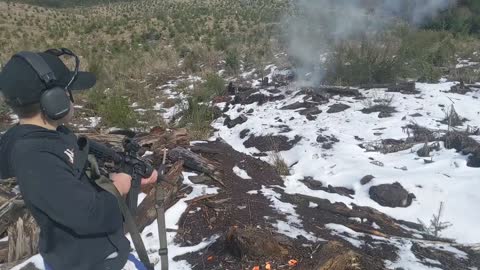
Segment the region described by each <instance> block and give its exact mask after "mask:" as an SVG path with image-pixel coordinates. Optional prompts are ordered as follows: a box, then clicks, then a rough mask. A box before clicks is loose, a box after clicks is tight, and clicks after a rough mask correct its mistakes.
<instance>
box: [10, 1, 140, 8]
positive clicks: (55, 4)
mask: <svg viewBox="0 0 480 270" xmlns="http://www.w3.org/2000/svg"><path fill="white" fill-rule="evenodd" d="M2 1H3V2H10V3H25V4H31V5H37V6H44V7H55V8H64V7H76V6H88V5H99V4H108V3H115V2H132V1H136V0H2Z"/></svg>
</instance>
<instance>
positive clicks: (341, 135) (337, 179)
mask: <svg viewBox="0 0 480 270" xmlns="http://www.w3.org/2000/svg"><path fill="white" fill-rule="evenodd" d="M464 64H465V63H464ZM265 71H269V72H270V74H269V75H268V76H267V77H269V79H270V80H271V79H272V78H273V76H274V75H275V74H277V73H279V72H281V71H278V70H277V68H276V67H275V66H273V65H269V66H267V67H266V68H265ZM255 72H256V70H251V71H246V72H245V73H243V74H242V76H241V77H242V78H244V79H245V78H256V75H255ZM198 80H199V78H196V77H192V78H187V79H185V81H189V82H191V83H193V82H196V81H198ZM453 84H454V82H445V81H444V82H439V83H437V84H423V83H418V84H417V88H418V90H419V91H420V93H419V94H415V95H404V94H401V93H386V92H385V89H371V90H361V92H362V94H363V95H364V96H365V97H367V99H366V100H373V99H382V98H387V99H389V98H390V97H392V103H391V106H393V107H395V109H396V110H397V112H396V113H394V114H393V115H392V116H391V117H388V118H378V113H371V114H364V113H362V112H361V111H360V110H361V109H363V108H365V107H366V106H368V104H367V103H368V102H367V101H362V100H356V99H354V98H352V97H338V96H336V97H332V98H331V100H330V102H329V103H328V104H324V105H319V106H318V107H319V109H320V110H322V113H321V114H319V115H318V116H317V118H316V120H313V121H309V120H307V119H306V118H305V116H303V115H300V114H299V113H297V112H294V111H292V110H280V108H281V107H283V106H285V105H288V104H292V103H295V102H301V101H303V96H302V95H298V96H295V95H296V94H297V90H298V89H297V87H296V86H295V85H291V86H287V87H282V88H280V90H281V91H282V93H280V94H283V95H285V96H286V98H285V99H284V100H280V101H276V102H268V103H265V104H263V105H261V106H259V105H257V104H249V105H235V107H233V108H230V110H229V111H228V112H227V113H226V114H227V115H229V116H230V118H231V119H234V118H236V117H237V116H239V115H241V114H242V113H245V112H247V111H249V110H250V109H253V110H254V112H253V113H252V114H248V115H247V116H248V121H246V122H245V123H242V124H240V125H237V126H235V127H233V128H231V129H229V128H227V127H226V126H224V124H223V122H224V118H220V119H218V120H217V121H215V122H214V123H212V126H213V127H214V128H215V129H217V132H216V133H215V135H214V137H215V138H216V137H221V138H222V139H223V140H225V141H226V142H227V143H229V144H230V145H232V147H233V148H234V149H235V150H237V151H240V152H244V153H246V154H254V153H258V152H259V151H258V150H257V149H255V148H246V147H245V146H244V145H243V142H244V141H245V140H246V139H248V137H246V138H244V139H240V136H239V134H240V132H241V131H242V130H244V129H249V130H250V132H249V134H250V135H257V136H260V135H271V134H273V135H278V133H279V129H280V127H279V125H287V126H289V127H290V129H291V131H289V132H287V133H282V134H281V135H284V136H287V137H289V138H291V139H293V138H295V136H301V137H302V139H301V140H300V142H298V143H297V144H296V145H295V146H294V147H293V148H292V149H290V150H288V151H283V152H280V154H281V156H282V157H283V158H284V159H285V160H286V161H287V163H288V165H289V166H290V173H291V175H290V176H286V177H285V178H284V180H285V187H276V188H283V189H284V191H285V192H286V193H289V194H305V195H308V196H314V197H318V198H322V199H328V200H329V201H330V202H342V203H345V204H346V205H347V206H350V205H351V204H352V203H354V204H356V205H360V206H369V207H373V208H376V209H378V210H379V211H381V212H383V213H386V214H388V215H390V216H392V217H394V218H397V219H403V220H407V221H412V222H417V221H418V220H422V221H423V222H425V223H428V222H429V220H430V219H431V217H432V214H434V213H436V211H437V210H438V207H439V205H440V202H444V204H445V209H444V215H443V219H444V220H445V221H448V222H451V223H452V226H451V227H449V228H447V229H446V230H445V231H443V232H442V236H443V237H447V238H453V239H455V240H456V241H458V242H459V243H465V244H472V243H480V231H479V230H476V229H475V228H476V225H477V224H478V221H479V220H480V212H479V211H477V205H479V204H480V194H479V192H478V190H479V188H480V182H479V175H480V174H479V172H480V170H479V169H475V168H470V167H467V166H466V163H467V156H463V155H461V154H460V153H457V152H455V150H446V149H445V148H443V147H441V150H440V151H434V152H432V160H433V163H428V164H426V163H425V162H424V159H423V158H419V157H418V156H417V154H416V150H417V149H419V148H420V147H422V146H423V144H419V145H416V146H414V147H413V148H412V149H409V150H405V151H400V152H397V153H391V154H381V153H378V152H367V151H366V150H365V149H363V148H361V147H359V144H360V143H362V142H360V141H358V140H357V139H358V138H362V139H363V142H370V141H378V140H381V139H402V138H406V137H407V134H406V133H404V130H403V129H402V127H403V126H405V125H406V124H409V123H410V122H415V123H417V124H419V125H422V126H425V127H429V128H432V129H446V128H447V126H446V125H444V124H441V123H439V121H440V120H442V119H443V118H445V114H446V110H448V109H449V108H450V106H451V105H453V106H454V107H455V109H456V111H457V112H458V114H459V115H460V116H462V117H465V118H467V119H468V121H467V122H465V124H464V128H466V127H467V125H468V126H474V127H475V126H476V127H478V126H480V106H479V104H480V103H479V100H478V98H480V92H478V91H477V92H470V93H468V94H466V95H459V94H453V93H447V92H446V91H448V90H449V89H450V87H451V86H452V85H453ZM177 85H178V81H171V82H169V83H167V84H165V85H163V86H159V89H161V90H162V91H164V92H165V94H167V95H168V97H169V98H184V97H185V96H184V94H183V93H177V92H175V91H173V90H174V88H175V87H176V86H177ZM251 85H252V86H258V85H259V83H258V81H257V80H256V79H254V80H252V81H251ZM189 88H190V87H189ZM265 90H267V89H263V90H262V91H261V92H262V93H268V92H266V91H265ZM336 103H342V104H346V105H348V106H350V108H349V109H346V110H345V111H343V112H339V113H332V114H329V113H326V111H327V110H328V108H329V106H331V105H333V104H336ZM439 105H443V106H442V107H441V106H439ZM179 106H183V105H179ZM239 108H242V110H241V111H238V110H237V109H239ZM154 109H155V110H162V109H165V108H163V106H162V104H161V103H158V104H157V105H156V106H155V108H154ZM179 109H180V107H178V106H174V107H172V108H169V109H166V110H165V111H164V113H163V115H164V118H165V119H170V118H171V117H172V116H173V115H174V114H175V113H176V112H177V111H178V110H179ZM414 114H417V115H416V116H412V115H414ZM418 114H421V116H419V115H418ZM279 119H280V120H281V122H280V121H279ZM90 121H91V123H92V126H94V125H95V124H96V123H97V121H98V119H90ZM320 134H321V135H323V136H334V137H335V138H337V139H338V140H339V142H337V143H335V144H333V147H332V148H331V149H329V150H325V149H323V148H322V147H321V145H322V144H321V143H318V142H317V141H316V139H317V136H318V135H320ZM355 137H357V139H356V138H355ZM262 159H264V160H265V161H267V162H269V161H270V159H269V158H268V157H265V158H262ZM372 160H375V161H378V162H381V163H382V164H383V166H378V165H375V164H372ZM399 168H403V169H399ZM405 168H406V169H405ZM233 170H234V173H235V174H237V175H238V176H239V177H241V178H243V179H244V180H245V181H249V179H251V177H250V176H249V175H248V174H247V172H246V171H245V170H243V169H241V168H239V167H237V166H236V167H234V169H233ZM189 175H191V174H188V173H184V176H185V177H184V179H185V180H184V184H186V185H189V186H191V187H192V188H193V191H192V192H191V193H190V194H189V195H188V196H187V197H186V198H183V199H181V200H180V201H179V202H178V203H176V204H175V205H174V206H173V207H171V208H169V209H168V210H167V213H166V220H167V228H168V229H172V230H170V231H169V232H168V235H167V236H168V237H167V238H168V247H169V259H170V267H171V269H175V270H177V269H182V270H183V269H191V266H190V265H189V264H188V263H187V262H186V261H174V260H173V258H174V257H175V256H179V255H183V254H187V253H189V252H196V251H199V250H202V249H204V248H205V247H207V246H208V245H209V244H210V243H212V242H213V241H215V239H217V237H218V236H216V235H212V236H211V237H210V238H205V239H204V241H203V242H202V243H200V244H198V245H195V246H180V244H178V243H174V237H175V234H176V233H175V232H174V231H175V230H176V229H178V224H177V223H178V221H179V220H180V217H181V215H182V213H183V212H184V211H186V209H187V203H186V201H187V200H191V199H193V198H195V197H198V196H201V195H205V194H211V193H216V192H217V189H216V188H209V187H207V186H205V185H201V184H193V183H191V182H190V181H189V180H188V176H189ZM365 175H373V176H375V178H374V179H373V180H372V181H371V182H370V183H368V184H367V185H361V184H360V179H361V178H362V177H363V176H365ZM304 177H312V178H313V179H315V180H319V181H322V183H323V184H324V186H326V185H332V186H336V187H338V186H342V187H347V188H350V189H352V190H354V191H355V195H352V197H353V198H349V197H346V196H341V195H338V194H333V193H327V192H324V191H322V190H311V189H309V188H308V187H307V186H305V185H304V184H303V183H302V182H300V181H299V180H302V179H304ZM394 182H399V183H400V184H401V185H402V186H403V187H404V188H405V189H406V190H408V191H409V192H411V193H414V194H415V196H416V199H414V201H413V203H412V205H411V206H409V207H407V208H389V207H383V206H381V205H379V204H378V203H376V202H375V201H373V200H372V199H370V196H369V188H370V187H371V186H375V185H379V184H385V183H394ZM248 194H262V195H263V196H265V197H266V198H267V199H268V200H269V201H270V202H271V205H270V206H271V207H272V208H274V209H276V210H277V212H278V213H280V214H282V215H284V216H286V217H287V218H286V219H285V220H279V221H277V223H276V224H273V226H274V227H275V228H277V230H278V231H279V232H280V233H283V234H285V235H287V236H289V237H292V238H294V237H296V236H298V235H303V236H304V237H306V238H307V239H309V240H311V241H324V240H323V239H320V238H318V237H317V236H315V235H313V234H312V233H310V232H307V231H305V230H304V229H303V228H302V220H301V217H300V216H299V215H298V214H297V212H296V210H295V205H292V204H290V203H286V202H282V201H281V199H280V198H281V196H279V194H278V193H277V192H275V191H274V190H273V189H272V187H265V186H264V187H263V188H262V189H260V190H252V191H249V192H248ZM246 195H247V194H246ZM141 198H143V196H142V197H141ZM310 207H316V205H315V204H314V203H310ZM192 211H194V210H192ZM358 222H361V220H359V221H358ZM375 226H377V227H378V225H376V224H374V225H373V227H374V228H375ZM326 229H328V230H329V231H330V232H331V233H332V234H333V235H338V236H340V237H342V238H344V239H345V240H346V241H348V242H350V243H351V244H352V245H354V246H358V247H360V246H362V245H363V241H362V240H361V238H362V236H364V234H363V233H359V232H355V231H353V230H351V229H349V228H347V227H345V226H343V225H341V224H333V223H332V224H328V225H326ZM171 231H173V232H171ZM347 235H348V236H347ZM142 236H143V239H144V240H145V244H146V246H147V250H150V251H152V252H151V255H150V259H151V260H152V261H153V262H158V261H159V256H158V255H156V253H155V251H156V250H158V247H159V243H158V231H157V224H156V222H154V223H153V224H151V225H150V226H148V227H147V228H146V229H145V230H144V231H143V232H142ZM375 240H376V241H380V242H382V241H383V242H389V243H391V244H394V245H395V246H397V247H398V248H399V260H398V261H394V262H391V261H386V262H385V263H386V266H387V267H388V268H389V269H395V268H397V267H403V268H404V269H412V270H413V269H442V268H441V265H439V262H437V261H432V260H430V261H422V260H420V259H418V258H416V257H415V255H414V254H413V253H412V251H411V246H412V241H410V240H405V239H395V238H392V239H385V238H382V237H376V238H375ZM416 243H417V244H418V242H416ZM421 244H422V245H430V246H431V245H437V246H438V247H437V246H435V247H436V248H439V249H442V250H447V251H449V252H452V253H454V254H456V256H459V257H462V256H466V254H464V253H463V252H462V251H460V250H458V249H455V248H453V247H451V246H441V244H432V243H428V242H425V243H421ZM29 262H32V263H34V264H35V265H36V267H37V268H39V269H42V270H43V269H44V268H43V262H42V259H41V257H40V256H39V255H37V256H34V257H32V258H31V259H29V260H28V261H26V262H25V263H23V264H22V265H19V266H17V267H15V268H13V269H14V270H18V269H21V267H22V266H23V265H25V264H27V263H29ZM424 263H428V264H430V265H438V267H434V266H432V267H428V266H425V265H424ZM125 269H126V270H128V269H133V268H132V266H131V265H127V266H126V267H125ZM156 269H160V265H159V264H157V268H156Z"/></svg>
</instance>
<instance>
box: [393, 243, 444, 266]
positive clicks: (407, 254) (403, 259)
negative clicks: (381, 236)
mask: <svg viewBox="0 0 480 270" xmlns="http://www.w3.org/2000/svg"><path fill="white" fill-rule="evenodd" d="M397 247H399V248H400V250H399V251H398V260H397V261H395V262H391V261H388V260H387V261H386V262H385V266H386V267H387V269H398V268H402V269H405V270H432V269H433V270H441V268H437V267H430V266H426V265H423V264H422V263H421V261H420V260H419V259H418V258H417V257H415V254H413V253H412V251H411V248H412V242H410V241H405V242H400V244H399V245H397Z"/></svg>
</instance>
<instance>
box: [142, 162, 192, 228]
mask: <svg viewBox="0 0 480 270" xmlns="http://www.w3.org/2000/svg"><path fill="white" fill-rule="evenodd" d="M182 168H183V161H182V160H179V161H177V162H175V164H173V166H172V168H171V169H170V170H169V171H168V173H167V175H166V176H165V181H164V182H162V183H161V187H162V188H163V189H164V191H165V201H164V205H165V209H167V208H169V207H171V206H172V205H173V204H174V203H175V198H176V195H177V192H178V190H179V188H180V185H181V182H182V181H181V179H182V177H181V176H182ZM156 218H157V211H156V209H155V189H154V188H151V189H150V191H149V192H148V194H147V196H146V197H145V199H143V201H142V203H141V204H140V205H139V206H138V209H137V215H136V217H135V223H136V224H137V226H138V229H139V230H140V231H142V230H143V229H145V227H146V226H148V225H149V224H151V223H152V222H153V221H154V220H155V219H156Z"/></svg>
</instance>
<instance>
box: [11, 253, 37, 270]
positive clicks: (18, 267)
mask: <svg viewBox="0 0 480 270" xmlns="http://www.w3.org/2000/svg"><path fill="white" fill-rule="evenodd" d="M29 263H32V264H33V265H35V267H36V268H38V269H39V270H45V265H44V263H43V258H42V256H41V255H40V254H37V255H35V256H33V257H31V258H29V259H28V260H26V261H24V262H23V263H21V264H19V265H17V266H15V267H13V268H11V269H10V270H21V269H22V268H23V267H24V266H26V265H27V264H29Z"/></svg>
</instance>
